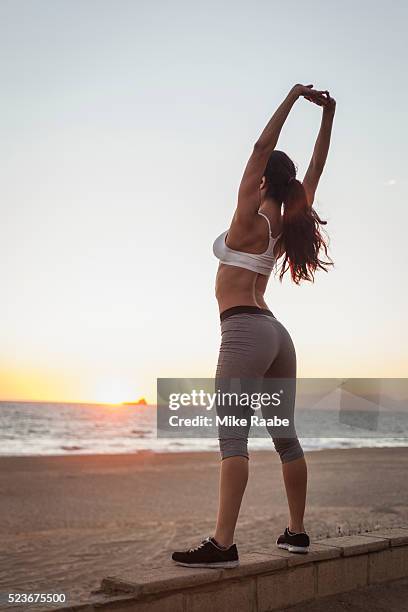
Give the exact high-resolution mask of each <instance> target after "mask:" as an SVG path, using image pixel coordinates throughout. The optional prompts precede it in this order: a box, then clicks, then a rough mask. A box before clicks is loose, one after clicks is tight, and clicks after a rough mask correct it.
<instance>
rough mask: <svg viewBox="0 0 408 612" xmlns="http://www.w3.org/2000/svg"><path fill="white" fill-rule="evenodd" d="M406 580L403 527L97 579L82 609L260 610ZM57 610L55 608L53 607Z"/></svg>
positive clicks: (407, 548)
mask: <svg viewBox="0 0 408 612" xmlns="http://www.w3.org/2000/svg"><path fill="white" fill-rule="evenodd" d="M404 577H408V528H398V529H387V530H381V531H374V532H371V533H368V532H367V533H364V534H360V535H356V536H345V537H338V538H330V539H326V540H321V541H319V542H313V543H312V545H311V550H310V552H309V554H307V555H293V554H291V553H288V552H287V551H285V550H281V549H278V548H273V549H272V550H271V553H270V554H269V553H267V552H265V551H262V552H261V551H259V552H258V551H255V552H253V553H251V554H247V555H242V556H241V559H240V566H239V567H238V568H235V569H231V570H216V569H214V570H212V569H195V570H193V569H189V568H184V567H180V566H177V565H172V564H171V561H169V564H168V565H166V566H161V567H157V568H153V569H149V570H137V569H135V570H132V571H128V572H125V573H124V574H123V575H121V576H117V577H116V576H109V577H106V578H104V579H103V580H102V584H101V590H100V591H99V592H98V594H95V595H94V597H93V598H91V600H90V601H89V603H88V604H87V605H86V606H77V607H71V608H64V609H65V610H68V609H69V610H72V611H73V610H78V611H79V610H81V611H83V612H85V610H86V611H87V612H94V611H96V610H112V611H115V612H133V611H134V612H167V611H168V612H207V611H208V610H211V612H221V611H222V612H224V611H225V610H234V612H240V611H242V612H268V611H272V610H282V609H283V608H287V607H289V606H292V605H295V604H298V603H301V602H307V601H312V600H315V599H319V598H321V597H325V596H327V595H332V594H335V593H343V592H347V591H352V590H354V589H357V588H360V587H364V586H367V585H370V584H378V583H381V582H389V581H393V580H399V579H400V578H404ZM59 610H61V608H59Z"/></svg>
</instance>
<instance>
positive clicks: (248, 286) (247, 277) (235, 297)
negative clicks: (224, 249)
mask: <svg viewBox="0 0 408 612" xmlns="http://www.w3.org/2000/svg"><path fill="white" fill-rule="evenodd" d="M268 279H269V277H268V276H264V275H263V274H258V273H256V272H252V271H251V270H247V269H245V268H239V267H238V266H230V265H227V264H222V263H220V264H219V266H218V272H217V277H216V281H215V296H216V298H217V301H218V307H219V311H220V313H221V312H223V311H224V310H227V309H228V308H232V307H233V306H258V307H259V308H268V306H267V305H266V303H265V301H264V297H263V294H264V291H265V289H266V285H267V283H268Z"/></svg>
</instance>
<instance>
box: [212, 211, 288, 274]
mask: <svg viewBox="0 0 408 612" xmlns="http://www.w3.org/2000/svg"><path fill="white" fill-rule="evenodd" d="M258 214H259V215H262V217H265V219H266V220H267V222H268V227H269V244H268V248H267V249H266V251H265V252H264V253H244V252H243V251H235V250H234V249H230V248H229V247H228V246H227V245H226V244H225V239H226V237H227V234H228V230H227V231H226V232H223V233H222V234H220V235H219V236H218V238H216V240H215V241H214V244H213V252H214V255H215V256H216V257H217V258H218V259H219V260H220V263H223V264H226V265H228V266H237V267H238V268H245V269H246V270H251V271H252V272H257V273H258V274H264V275H265V276H269V274H270V273H271V272H272V269H273V266H274V265H275V261H276V258H275V256H274V254H273V249H274V247H275V244H276V241H277V240H278V238H279V236H280V234H279V236H277V237H276V238H273V236H272V232H271V224H270V222H269V219H268V217H267V216H266V215H264V214H263V213H261V212H259V211H258Z"/></svg>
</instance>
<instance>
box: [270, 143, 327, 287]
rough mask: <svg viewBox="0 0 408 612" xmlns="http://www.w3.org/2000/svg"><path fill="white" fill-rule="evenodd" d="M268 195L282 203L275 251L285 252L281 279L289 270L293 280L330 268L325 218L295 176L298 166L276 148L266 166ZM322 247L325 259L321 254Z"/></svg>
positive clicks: (297, 281) (308, 276) (280, 274)
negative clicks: (279, 231) (312, 203)
mask: <svg viewBox="0 0 408 612" xmlns="http://www.w3.org/2000/svg"><path fill="white" fill-rule="evenodd" d="M264 174H265V181H266V197H272V198H274V199H275V200H277V201H278V202H282V203H283V231H282V234H281V236H280V237H279V239H278V240H277V242H276V245H275V253H277V254H279V253H280V254H282V256H283V260H282V263H281V267H280V273H279V280H282V278H283V275H284V274H285V272H287V271H288V270H290V273H291V276H292V280H293V281H294V282H295V283H296V284H297V285H298V284H299V283H300V281H302V280H307V281H311V282H313V281H314V273H315V272H316V270H317V269H318V268H319V269H321V270H324V271H325V272H327V271H328V270H327V268H328V267H329V266H332V265H333V262H332V260H331V259H330V257H329V256H328V254H327V244H328V243H327V240H326V239H325V237H324V235H323V233H322V231H321V228H320V226H321V225H326V221H323V220H322V219H320V217H319V215H318V214H317V212H316V211H315V210H314V209H313V208H312V207H311V206H309V204H308V202H307V197H306V192H305V188H304V187H303V185H302V183H301V182H300V181H299V180H297V179H296V166H295V164H294V163H293V161H292V160H291V159H290V157H288V156H287V155H286V153H284V152H283V151H277V150H275V151H273V152H272V154H271V155H270V157H269V159H268V163H267V165H266V169H265V173H264ZM321 250H322V251H323V253H324V256H325V258H326V259H325V260H324V259H321V258H320V257H319V254H320V251H321Z"/></svg>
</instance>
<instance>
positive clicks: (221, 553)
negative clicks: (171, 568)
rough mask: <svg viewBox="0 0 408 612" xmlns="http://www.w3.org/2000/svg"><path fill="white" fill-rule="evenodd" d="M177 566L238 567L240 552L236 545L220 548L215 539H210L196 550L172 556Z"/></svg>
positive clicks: (192, 549)
mask: <svg viewBox="0 0 408 612" xmlns="http://www.w3.org/2000/svg"><path fill="white" fill-rule="evenodd" d="M171 558H172V559H173V561H175V562H176V563H177V565H184V566H185V567H226V568H228V567H237V565H239V559H238V550H237V547H236V545H235V544H232V546H230V547H229V548H220V547H219V546H218V545H217V543H216V541H215V540H214V538H211V537H208V538H206V539H205V540H203V541H202V542H201V544H199V545H198V546H196V548H190V550H186V551H183V552H174V553H173V554H172V555H171Z"/></svg>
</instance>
